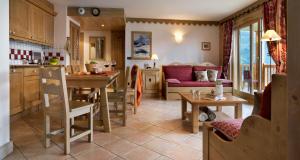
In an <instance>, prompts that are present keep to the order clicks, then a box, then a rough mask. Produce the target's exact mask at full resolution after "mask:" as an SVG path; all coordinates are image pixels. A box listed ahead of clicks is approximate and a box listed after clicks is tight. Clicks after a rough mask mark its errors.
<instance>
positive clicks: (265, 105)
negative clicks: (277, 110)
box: [259, 83, 272, 120]
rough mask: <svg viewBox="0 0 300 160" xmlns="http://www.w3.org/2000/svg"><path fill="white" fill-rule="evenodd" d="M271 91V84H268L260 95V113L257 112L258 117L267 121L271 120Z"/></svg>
mask: <svg viewBox="0 0 300 160" xmlns="http://www.w3.org/2000/svg"><path fill="white" fill-rule="evenodd" d="M271 91H272V87H271V83H269V84H268V85H267V87H266V88H265V90H264V93H263V95H262V102H261V106H260V112H259V115H260V116H262V117H264V118H266V119H269V120H270V119H271Z"/></svg>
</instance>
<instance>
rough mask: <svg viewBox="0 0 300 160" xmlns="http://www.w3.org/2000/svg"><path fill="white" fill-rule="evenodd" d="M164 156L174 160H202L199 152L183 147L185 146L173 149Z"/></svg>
mask: <svg viewBox="0 0 300 160" xmlns="http://www.w3.org/2000/svg"><path fill="white" fill-rule="evenodd" d="M165 155H166V156H168V157H169V158H171V159H174V160H187V159H188V160H200V159H202V152H200V151H199V150H196V149H193V148H190V147H185V146H178V147H176V148H173V149H171V150H169V151H167V153H165Z"/></svg>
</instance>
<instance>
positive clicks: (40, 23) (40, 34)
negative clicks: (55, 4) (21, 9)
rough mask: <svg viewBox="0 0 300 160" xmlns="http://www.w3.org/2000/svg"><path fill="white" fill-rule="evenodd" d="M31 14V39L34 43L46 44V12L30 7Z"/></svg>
mask: <svg viewBox="0 0 300 160" xmlns="http://www.w3.org/2000/svg"><path fill="white" fill-rule="evenodd" d="M30 13H31V17H30V19H31V38H32V40H34V41H37V42H40V43H45V26H44V18H45V17H44V12H43V11H42V10H41V9H40V8H38V7H36V6H34V5H31V6H30Z"/></svg>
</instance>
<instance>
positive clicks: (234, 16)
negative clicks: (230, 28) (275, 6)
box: [220, 0, 270, 24]
mask: <svg viewBox="0 0 300 160" xmlns="http://www.w3.org/2000/svg"><path fill="white" fill-rule="evenodd" d="M267 1H270V0H258V1H256V2H254V3H253V4H251V5H250V6H248V7H246V8H244V9H241V10H239V11H237V12H235V13H233V14H232V15H230V16H228V17H226V18H224V19H222V20H220V24H223V23H224V22H226V21H228V20H230V19H237V18H239V17H241V16H243V15H245V14H248V13H250V12H252V11H255V10H257V9H259V8H260V7H261V6H262V5H263V4H264V3H265V2H267Z"/></svg>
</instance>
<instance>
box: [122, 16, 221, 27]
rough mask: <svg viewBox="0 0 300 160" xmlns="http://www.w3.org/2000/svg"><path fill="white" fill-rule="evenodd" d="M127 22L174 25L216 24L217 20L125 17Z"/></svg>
mask: <svg viewBox="0 0 300 160" xmlns="http://www.w3.org/2000/svg"><path fill="white" fill-rule="evenodd" d="M126 22H129V23H154V24H157V23H158V24H176V25H180V24H182V25H194V26H196V25H199V26H200V25H210V26H212V25H215V26H218V25H219V22H218V21H196V20H176V19H153V18H131V17H128V18H126Z"/></svg>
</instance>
